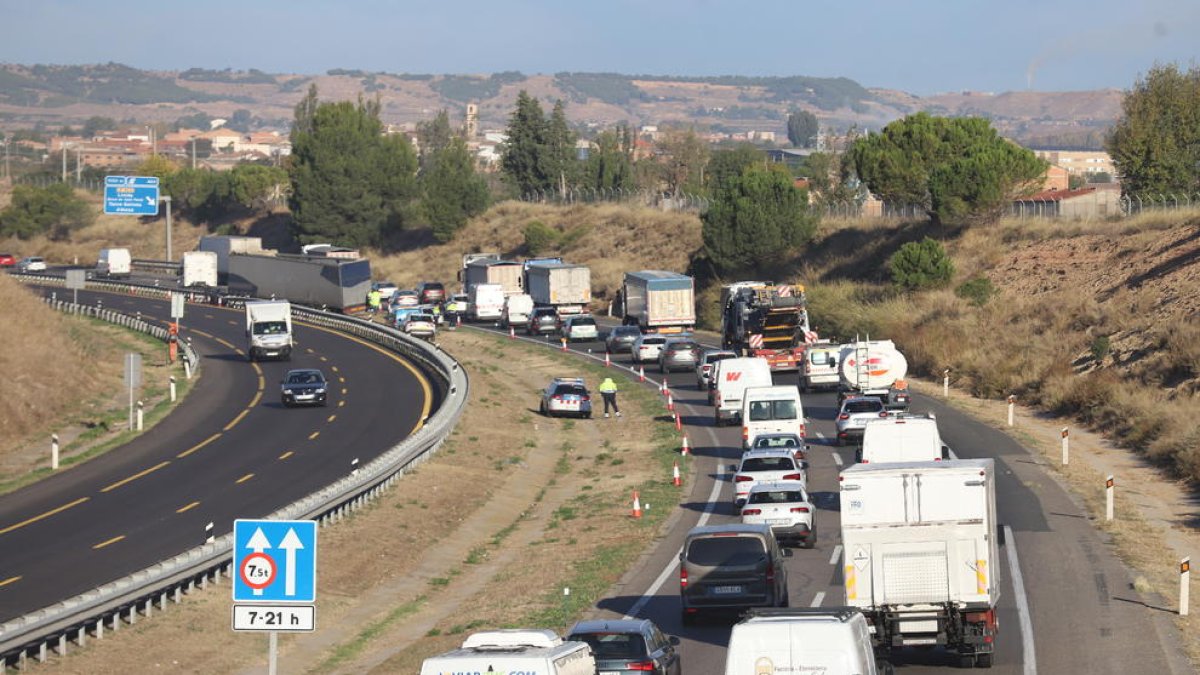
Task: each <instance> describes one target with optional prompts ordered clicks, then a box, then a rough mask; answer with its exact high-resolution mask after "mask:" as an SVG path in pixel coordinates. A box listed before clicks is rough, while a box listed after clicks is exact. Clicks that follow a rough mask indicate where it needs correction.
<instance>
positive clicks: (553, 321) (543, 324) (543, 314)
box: [525, 307, 558, 335]
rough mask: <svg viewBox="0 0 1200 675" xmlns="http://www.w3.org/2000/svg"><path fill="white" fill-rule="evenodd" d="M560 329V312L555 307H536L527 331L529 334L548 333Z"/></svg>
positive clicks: (530, 316) (530, 317)
mask: <svg viewBox="0 0 1200 675" xmlns="http://www.w3.org/2000/svg"><path fill="white" fill-rule="evenodd" d="M556 330H558V312H557V311H556V310H555V309H554V308H553V307H534V308H533V314H530V315H529V323H528V324H526V326H525V332H526V333H528V334H529V335H548V334H550V333H553V332H554V331H556Z"/></svg>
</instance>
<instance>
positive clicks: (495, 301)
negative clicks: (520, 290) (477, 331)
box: [467, 284, 504, 321]
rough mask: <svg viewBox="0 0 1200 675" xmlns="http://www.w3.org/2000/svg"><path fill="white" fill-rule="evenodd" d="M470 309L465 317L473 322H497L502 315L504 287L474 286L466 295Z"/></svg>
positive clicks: (492, 285)
mask: <svg viewBox="0 0 1200 675" xmlns="http://www.w3.org/2000/svg"><path fill="white" fill-rule="evenodd" d="M467 302H469V303H470V306H471V308H470V309H468V310H467V316H468V317H470V318H471V319H473V320H475V321H497V320H499V319H500V316H501V315H502V314H503V313H504V286H502V285H500V284H475V285H474V286H472V287H471V290H470V292H469V293H467Z"/></svg>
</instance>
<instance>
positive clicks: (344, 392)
mask: <svg viewBox="0 0 1200 675" xmlns="http://www.w3.org/2000/svg"><path fill="white" fill-rule="evenodd" d="M348 391H350V390H349V389H347V388H345V387H342V396H345V395H346V392H348Z"/></svg>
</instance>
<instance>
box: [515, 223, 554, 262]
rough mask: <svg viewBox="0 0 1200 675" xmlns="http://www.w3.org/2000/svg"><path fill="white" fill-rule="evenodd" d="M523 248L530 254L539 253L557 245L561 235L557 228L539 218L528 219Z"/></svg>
mask: <svg viewBox="0 0 1200 675" xmlns="http://www.w3.org/2000/svg"><path fill="white" fill-rule="evenodd" d="M524 232H525V250H527V251H529V254H530V255H541V254H543V253H545V252H546V251H549V250H550V249H552V248H554V247H555V246H557V245H558V242H559V238H560V237H561V236H562V235H561V234H560V233H559V231H558V230H556V229H554V228H553V227H550V226H549V225H547V224H545V223H543V222H542V221H540V220H533V221H530V222H529V224H528V225H526V226H525V231H524Z"/></svg>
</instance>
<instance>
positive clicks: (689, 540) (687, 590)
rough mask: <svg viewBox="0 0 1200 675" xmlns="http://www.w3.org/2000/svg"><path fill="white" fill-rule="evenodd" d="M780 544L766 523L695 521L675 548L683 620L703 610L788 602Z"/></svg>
mask: <svg viewBox="0 0 1200 675" xmlns="http://www.w3.org/2000/svg"><path fill="white" fill-rule="evenodd" d="M791 555H792V552H791V551H790V550H788V549H785V548H781V547H780V546H779V543H778V542H777V541H775V535H774V534H773V533H772V532H771V526H769V525H743V524H740V523H739V524H731V525H705V526H703V527H694V528H692V530H691V531H690V532H688V533H687V536H686V537H685V538H684V540H683V549H682V550H681V551H680V552H679V600H680V604H681V605H682V607H681V609H682V619H683V623H684V624H685V625H690V624H692V623H694V622H695V621H696V618H697V617H698V616H699V614H700V612H701V611H704V610H707V611H722V610H723V611H732V612H734V613H737V612H741V611H742V610H744V609H748V608H750V607H787V606H788V582H787V581H788V580H787V567H786V566H785V565H784V558H786V557H788V556H791Z"/></svg>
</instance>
